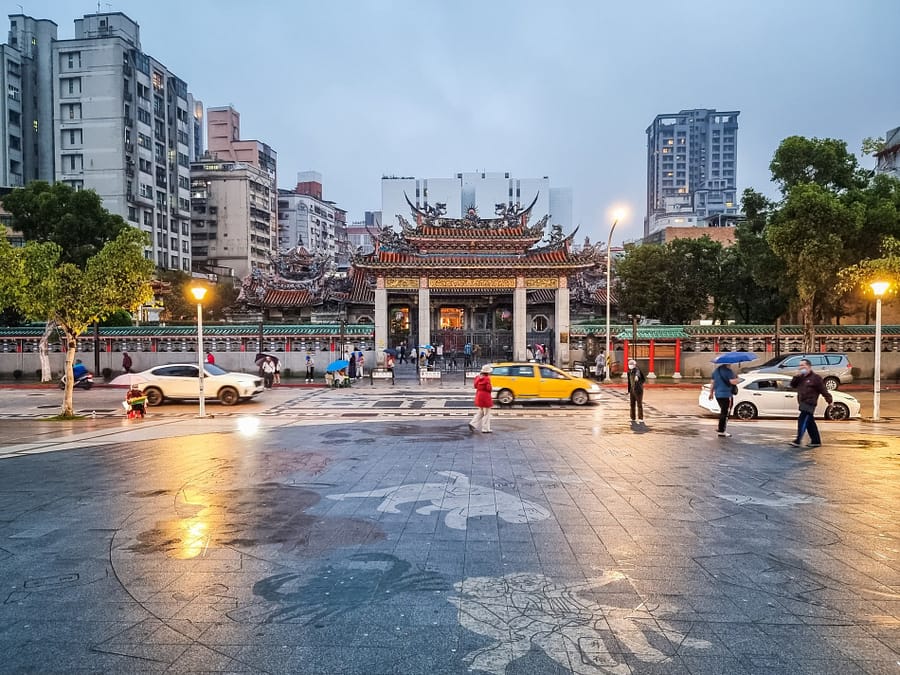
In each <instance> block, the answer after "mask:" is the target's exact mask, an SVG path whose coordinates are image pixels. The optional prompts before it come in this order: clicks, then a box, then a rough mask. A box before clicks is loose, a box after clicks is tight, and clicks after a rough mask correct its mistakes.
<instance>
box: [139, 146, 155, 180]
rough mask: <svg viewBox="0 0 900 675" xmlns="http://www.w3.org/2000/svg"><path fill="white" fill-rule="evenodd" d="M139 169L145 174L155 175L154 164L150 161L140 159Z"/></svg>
mask: <svg viewBox="0 0 900 675" xmlns="http://www.w3.org/2000/svg"><path fill="white" fill-rule="evenodd" d="M148 140H149V139H148ZM138 168H139V169H140V170H141V171H143V172H144V173H153V162H151V161H150V160H149V159H144V158H143V157H140V158H138Z"/></svg>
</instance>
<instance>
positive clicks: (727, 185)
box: [644, 108, 740, 236]
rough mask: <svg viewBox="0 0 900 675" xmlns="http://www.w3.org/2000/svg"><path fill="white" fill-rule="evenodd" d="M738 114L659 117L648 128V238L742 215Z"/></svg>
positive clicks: (690, 112)
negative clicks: (673, 228)
mask: <svg viewBox="0 0 900 675" xmlns="http://www.w3.org/2000/svg"><path fill="white" fill-rule="evenodd" d="M739 115H740V112H739V111H737V110H733V111H728V112H718V111H716V110H711V109H706V108H699V109H695V110H682V111H681V112H678V113H670V114H664V115H657V116H656V118H655V119H654V120H653V122H652V123H651V124H650V126H649V127H647V213H646V216H645V218H644V235H645V236H647V235H649V234H651V233H652V232H655V231H657V230H660V229H663V228H665V227H669V226H683V225H684V224H688V225H693V224H699V223H702V222H704V221H705V219H706V218H707V217H708V216H712V215H717V214H725V215H736V214H738V213H739V210H740V209H739V204H738V194H737V131H738V116H739Z"/></svg>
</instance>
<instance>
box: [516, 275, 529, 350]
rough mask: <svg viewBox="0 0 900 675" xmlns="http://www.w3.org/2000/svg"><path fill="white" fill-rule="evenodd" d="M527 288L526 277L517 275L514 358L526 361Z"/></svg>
mask: <svg viewBox="0 0 900 675" xmlns="http://www.w3.org/2000/svg"><path fill="white" fill-rule="evenodd" d="M526 293H527V291H526V289H525V277H516V288H515V290H514V291H513V317H512V318H513V344H512V347H513V360H514V361H525V359H526V354H525V347H526V345H525V334H526V333H527V332H528V331H527V322H528V316H527V311H528V307H527V305H528V299H527V295H526Z"/></svg>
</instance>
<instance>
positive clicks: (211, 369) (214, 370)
mask: <svg viewBox="0 0 900 675" xmlns="http://www.w3.org/2000/svg"><path fill="white" fill-rule="evenodd" d="M205 370H206V372H207V373H209V374H210V375H225V374H226V373H227V372H228V371H227V370H223V369H222V368H219V366H217V365H215V364H212V363H207V364H206V368H205ZM195 374H196V371H195ZM195 376H196V375H195Z"/></svg>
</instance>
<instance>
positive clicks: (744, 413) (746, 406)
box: [734, 401, 758, 420]
mask: <svg viewBox="0 0 900 675" xmlns="http://www.w3.org/2000/svg"><path fill="white" fill-rule="evenodd" d="M757 413H758V411H757V410H756V406H755V405H753V404H752V403H748V402H747V401H744V402H742V403H738V404H737V405H736V406H734V416H735V417H737V418H738V419H739V420H752V419H753V418H754V417H756V415H757Z"/></svg>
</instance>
